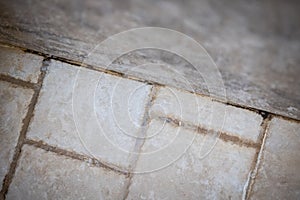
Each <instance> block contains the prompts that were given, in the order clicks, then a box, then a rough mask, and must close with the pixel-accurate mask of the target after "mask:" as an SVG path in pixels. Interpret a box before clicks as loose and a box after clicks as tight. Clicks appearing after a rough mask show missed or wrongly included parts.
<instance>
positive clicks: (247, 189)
mask: <svg viewBox="0 0 300 200" xmlns="http://www.w3.org/2000/svg"><path fill="white" fill-rule="evenodd" d="M272 118H273V116H272V115H270V114H268V115H266V116H265V118H264V120H263V122H262V124H261V135H260V142H259V143H260V144H261V145H260V147H259V149H257V152H256V154H255V157H254V160H253V163H252V167H251V169H250V172H249V174H248V178H247V181H246V183H245V186H244V190H243V200H248V199H249V198H250V195H251V191H252V187H253V185H254V183H255V178H256V176H257V174H258V169H259V167H260V163H261V160H262V155H263V151H264V147H265V143H266V139H267V136H268V129H269V126H270V122H271V120H272Z"/></svg>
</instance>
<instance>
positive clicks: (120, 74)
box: [0, 41, 300, 123]
mask: <svg viewBox="0 0 300 200" xmlns="http://www.w3.org/2000/svg"><path fill="white" fill-rule="evenodd" d="M0 44H1V45H4V46H7V47H11V48H15V49H19V50H22V51H24V52H25V53H31V54H35V55H39V56H43V57H46V58H49V59H53V60H56V61H60V62H63V63H66V64H70V65H73V66H75V67H83V68H87V69H90V70H93V71H97V72H102V73H106V74H110V75H113V76H118V77H122V78H126V79H129V80H133V81H138V82H142V83H146V84H149V85H156V86H163V87H173V86H169V85H165V84H161V83H158V82H155V81H150V80H144V79H142V78H138V77H135V76H132V75H126V74H124V73H122V72H118V71H114V70H108V69H104V68H102V67H96V66H93V65H87V64H83V63H82V62H79V61H76V60H73V59H70V58H64V57H60V56H54V55H50V54H46V53H41V52H39V51H35V50H32V49H28V48H24V47H20V46H16V45H11V44H6V43H3V42H1V41H0ZM173 88H174V87H173ZM176 89H178V90H181V91H184V92H187V93H191V94H196V95H198V96H201V97H206V98H210V99H211V101H215V102H219V103H222V104H224V105H230V106H233V107H236V108H241V109H244V110H249V111H252V112H256V113H270V114H272V115H273V116H276V117H280V118H283V119H285V120H288V121H293V122H297V123H300V119H297V118H293V117H288V116H285V115H282V114H277V113H273V112H270V111H265V110H262V109H259V108H254V107H251V106H246V105H241V104H238V103H234V102H231V101H226V100H225V101H223V100H220V99H217V98H211V97H210V96H209V95H205V94H201V93H196V92H195V93H193V92H191V91H188V90H184V89H182V88H176Z"/></svg>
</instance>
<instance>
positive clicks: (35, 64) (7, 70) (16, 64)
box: [0, 45, 43, 83]
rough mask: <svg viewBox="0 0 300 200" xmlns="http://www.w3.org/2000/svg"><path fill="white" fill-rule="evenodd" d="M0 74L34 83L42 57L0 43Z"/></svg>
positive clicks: (36, 79)
mask: <svg viewBox="0 0 300 200" xmlns="http://www.w3.org/2000/svg"><path fill="white" fill-rule="evenodd" d="M0 60H1V62H0V74H4V75H9V76H12V77H14V78H17V79H21V80H23V81H29V82H32V83H36V82H37V81H38V77H39V74H40V67H41V66H42V61H43V57H41V56H38V55H34V54H30V53H24V52H23V51H20V50H17V49H13V48H10V47H5V46H1V45H0Z"/></svg>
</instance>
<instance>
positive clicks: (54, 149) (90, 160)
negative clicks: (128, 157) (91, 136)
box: [24, 139, 128, 176]
mask: <svg viewBox="0 0 300 200" xmlns="http://www.w3.org/2000/svg"><path fill="white" fill-rule="evenodd" d="M24 144H27V145H30V146H34V147H36V148H40V149H43V150H45V151H49V152H52V153H55V154H58V155H62V156H66V157H68V158H72V159H75V160H79V161H83V162H85V163H88V164H89V165H91V166H95V167H99V168H103V169H106V170H110V171H113V172H116V173H117V174H121V175H125V176H128V172H126V170H125V169H122V168H121V167H118V166H111V165H109V164H106V163H104V162H103V161H99V160H98V159H96V158H93V157H89V156H86V155H82V154H79V153H76V152H73V151H68V150H65V149H62V148H59V147H55V146H51V145H49V144H46V143H44V142H43V141H35V140H31V139H25V140H24Z"/></svg>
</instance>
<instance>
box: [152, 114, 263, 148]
mask: <svg viewBox="0 0 300 200" xmlns="http://www.w3.org/2000/svg"><path fill="white" fill-rule="evenodd" d="M157 119H159V120H161V121H165V122H167V123H169V124H171V125H173V126H176V127H184V128H185V129H190V130H194V131H196V132H197V133H198V134H202V135H203V134H204V135H208V134H209V133H210V132H216V133H218V135H219V136H218V138H219V139H220V140H222V141H224V142H231V143H232V144H236V145H239V146H244V147H249V148H254V149H258V148H259V147H260V143H257V142H253V141H250V140H247V139H242V138H240V137H238V136H235V135H232V134H230V133H226V132H224V131H215V130H213V129H207V128H205V127H202V126H199V125H198V126H197V125H194V124H190V123H188V122H184V121H180V120H177V119H174V117H163V116H158V117H157Z"/></svg>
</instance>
